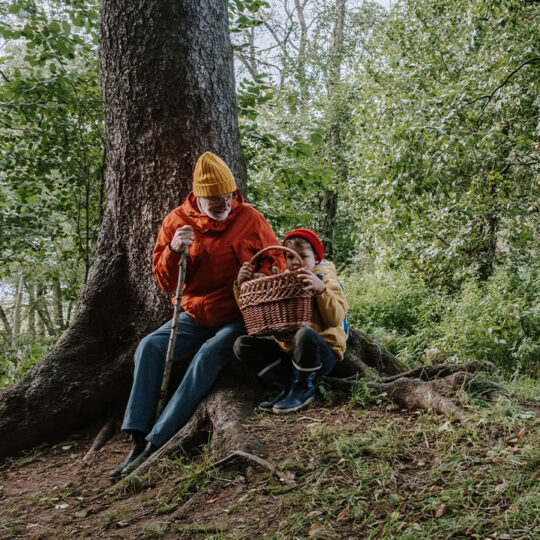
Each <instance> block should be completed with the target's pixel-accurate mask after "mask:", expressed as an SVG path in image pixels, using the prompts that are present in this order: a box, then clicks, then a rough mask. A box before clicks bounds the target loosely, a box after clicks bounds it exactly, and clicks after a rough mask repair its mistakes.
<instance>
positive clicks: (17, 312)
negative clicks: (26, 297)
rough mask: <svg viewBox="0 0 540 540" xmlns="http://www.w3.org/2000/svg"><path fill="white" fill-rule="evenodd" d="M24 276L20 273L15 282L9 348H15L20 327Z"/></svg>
mask: <svg viewBox="0 0 540 540" xmlns="http://www.w3.org/2000/svg"><path fill="white" fill-rule="evenodd" d="M23 285H24V277H23V276H22V275H21V276H20V277H19V281H18V283H17V293H16V295H15V308H14V309H13V329H12V331H11V348H12V349H16V348H17V340H18V339H19V330H20V328H21V309H22V301H23Z"/></svg>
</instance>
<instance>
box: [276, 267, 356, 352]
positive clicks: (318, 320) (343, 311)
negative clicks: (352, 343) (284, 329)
mask: <svg viewBox="0 0 540 540" xmlns="http://www.w3.org/2000/svg"><path fill="white" fill-rule="evenodd" d="M313 273H314V274H315V275H317V276H318V277H319V278H320V279H322V281H323V283H324V284H325V285H326V290H325V291H324V292H323V293H322V294H318V295H315V296H314V297H313V298H314V306H313V320H312V322H311V327H312V328H313V330H316V331H317V332H319V334H321V336H322V338H323V339H324V341H326V343H328V345H330V347H331V349H332V350H333V351H334V352H335V353H336V355H337V357H338V360H343V355H344V354H345V349H346V347H347V332H348V331H347V310H348V309H349V305H348V304H347V300H346V299H345V294H344V292H343V288H342V286H341V284H340V283H339V281H338V279H337V272H336V267H335V266H334V263H332V262H330V261H325V260H324V259H323V260H322V261H321V262H320V263H319V264H318V265H317V266H316V267H315V268H314V269H313ZM274 339H275V340H276V342H277V344H278V345H279V346H280V347H281V349H282V350H284V351H285V352H292V350H293V346H294V342H293V339H294V333H292V334H290V335H288V336H280V337H279V338H277V337H275V336H274Z"/></svg>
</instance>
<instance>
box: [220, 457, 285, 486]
mask: <svg viewBox="0 0 540 540" xmlns="http://www.w3.org/2000/svg"><path fill="white" fill-rule="evenodd" d="M238 460H241V461H246V462H248V463H249V462H251V463H255V464H256V465H259V466H260V467H263V468H265V469H268V470H269V471H270V472H271V473H272V474H273V475H274V476H275V477H276V478H277V479H278V480H279V481H280V482H283V483H284V484H287V485H290V486H292V485H295V482H294V479H293V477H292V476H291V474H290V473H286V472H284V471H281V470H280V469H278V468H277V467H276V466H275V465H272V463H270V462H269V461H267V460H266V459H264V458H261V457H259V456H255V455H253V454H249V453H247V452H243V451H242V450H235V451H234V452H232V453H231V454H229V455H228V456H227V457H226V458H223V459H220V460H219V461H217V462H216V463H214V467H221V466H223V465H225V464H227V463H230V462H231V461H238ZM293 476H294V475H293Z"/></svg>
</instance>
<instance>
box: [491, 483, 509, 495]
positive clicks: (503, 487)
mask: <svg viewBox="0 0 540 540" xmlns="http://www.w3.org/2000/svg"><path fill="white" fill-rule="evenodd" d="M505 490H506V482H503V483H502V484H499V485H498V486H495V489H494V491H495V493H497V495H499V494H501V493H503V492H504V491H505Z"/></svg>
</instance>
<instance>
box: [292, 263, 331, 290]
mask: <svg viewBox="0 0 540 540" xmlns="http://www.w3.org/2000/svg"><path fill="white" fill-rule="evenodd" d="M298 276H299V277H300V279H302V281H303V282H304V289H305V290H306V291H315V294H322V293H323V292H324V291H326V285H325V284H324V283H323V281H322V279H319V278H318V277H317V276H316V275H315V274H314V273H313V272H312V271H311V270H308V269H307V268H300V270H298Z"/></svg>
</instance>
